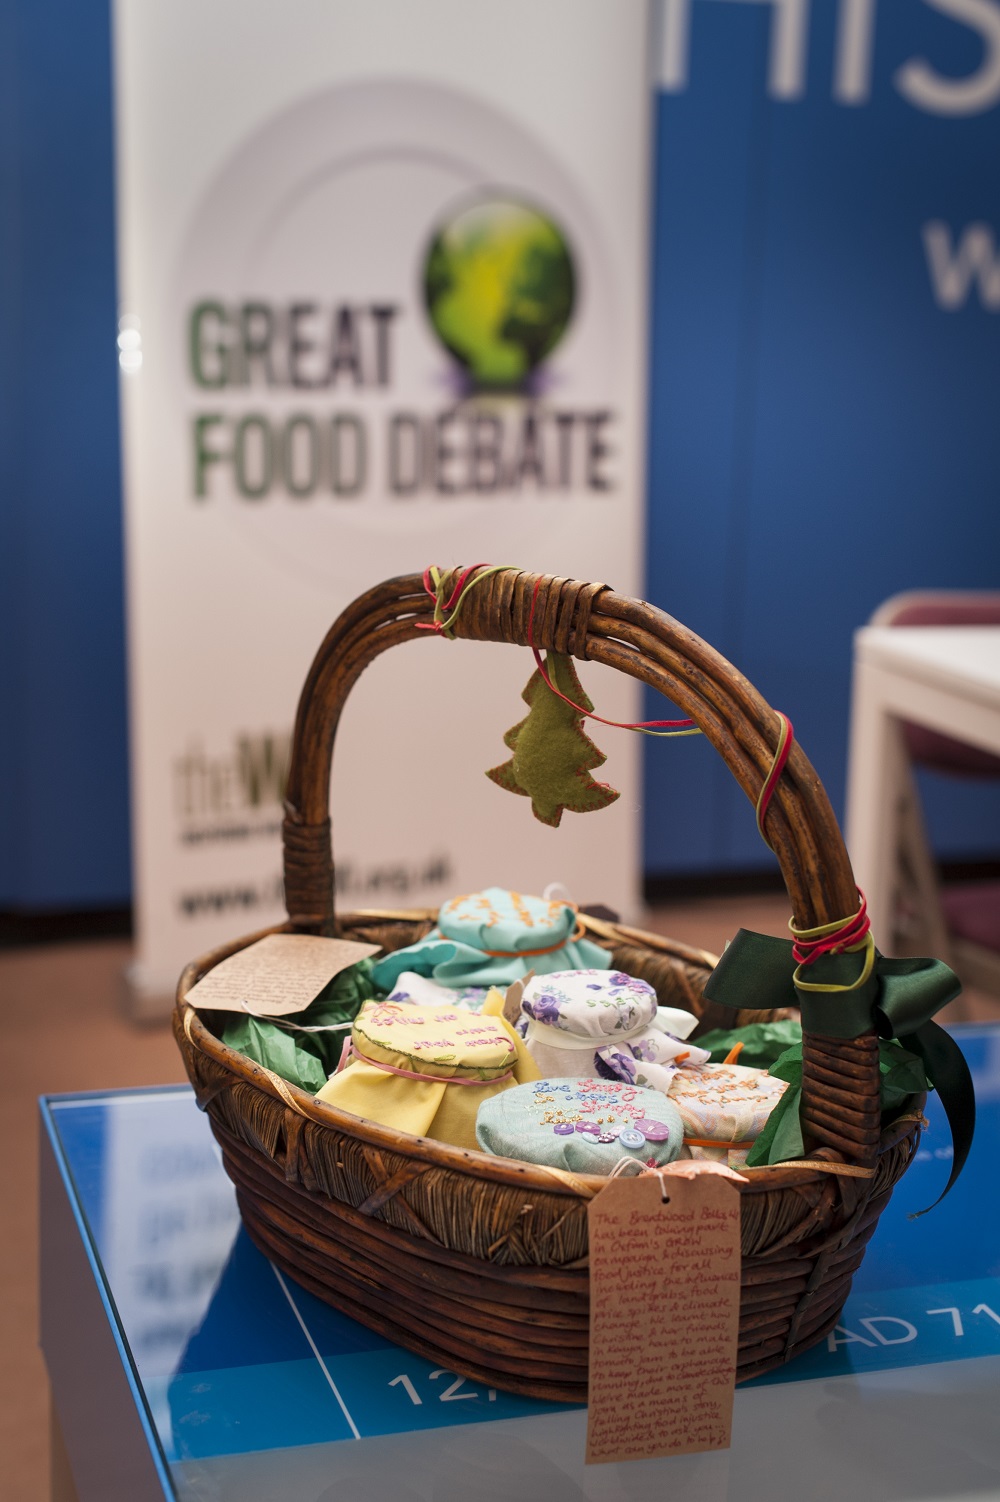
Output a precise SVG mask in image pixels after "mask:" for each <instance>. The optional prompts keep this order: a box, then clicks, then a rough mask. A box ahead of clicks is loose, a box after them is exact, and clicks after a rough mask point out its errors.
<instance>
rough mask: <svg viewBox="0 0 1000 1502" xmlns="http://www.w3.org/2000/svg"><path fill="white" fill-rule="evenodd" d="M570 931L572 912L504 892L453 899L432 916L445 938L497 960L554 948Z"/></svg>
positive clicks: (493, 890)
mask: <svg viewBox="0 0 1000 1502" xmlns="http://www.w3.org/2000/svg"><path fill="white" fill-rule="evenodd" d="M576 926H577V916H576V909H575V908H573V907H572V906H571V905H570V904H569V903H567V902H550V901H549V900H548V899H547V898H545V897H529V896H523V895H522V894H521V893H520V892H508V891H507V890H506V889H505V888H504V887H487V888H486V890H485V891H483V892H470V893H468V894H467V895H466V896H464V897H453V898H452V900H451V901H450V902H446V903H445V904H444V906H443V907H442V909H441V911H440V913H439V914H438V928H439V929H440V930H441V933H442V934H443V935H444V937H445V938H447V939H455V940H457V941H458V942H459V943H461V944H471V945H472V946H473V947H474V948H476V949H479V950H482V951H483V953H485V954H496V955H500V956H506V955H512V954H522V953H525V952H526V951H529V950H541V949H550V948H558V947H559V946H560V945H562V944H564V943H565V942H566V940H567V939H569V938H571V937H572V936H573V934H574V933H575V931H576Z"/></svg>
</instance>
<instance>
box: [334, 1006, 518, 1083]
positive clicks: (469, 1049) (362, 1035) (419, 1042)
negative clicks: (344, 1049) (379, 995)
mask: <svg viewBox="0 0 1000 1502" xmlns="http://www.w3.org/2000/svg"><path fill="white" fill-rule="evenodd" d="M351 1038H352V1042H353V1045H354V1053H355V1056H356V1057H360V1058H361V1060H362V1061H364V1060H368V1061H370V1062H372V1063H374V1064H377V1065H379V1066H381V1067H388V1068H389V1069H390V1071H399V1072H400V1073H402V1074H403V1075H404V1077H405V1075H407V1074H416V1075H418V1076H423V1077H427V1076H433V1077H434V1078H436V1079H445V1080H447V1079H476V1080H493V1079H498V1078H500V1077H501V1076H503V1075H505V1074H508V1073H509V1072H510V1070H511V1068H512V1066H513V1065H514V1063H515V1062H516V1059H517V1048H516V1046H515V1044H514V1041H513V1039H512V1038H511V1036H510V1034H509V1033H508V1032H507V1030H506V1028H505V1027H504V1026H503V1023H502V1022H501V1021H500V1020H499V1019H498V1018H496V1017H480V1016H477V1015H475V1014H474V1013H471V1012H467V1011H462V1010H460V1009H458V1008H456V1007H449V1006H414V1005H413V1004H412V1003H408V1002H402V1003H399V1002H388V1001H366V1002H365V1004H364V1006H363V1007H362V1008H361V1011H360V1012H359V1013H358V1015H357V1017H356V1018H355V1020H354V1027H353V1029H352V1032H351Z"/></svg>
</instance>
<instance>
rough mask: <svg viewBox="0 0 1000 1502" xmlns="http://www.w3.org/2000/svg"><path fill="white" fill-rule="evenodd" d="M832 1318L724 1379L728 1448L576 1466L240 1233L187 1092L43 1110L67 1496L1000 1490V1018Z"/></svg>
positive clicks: (46, 1311)
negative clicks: (965, 1132)
mask: <svg viewBox="0 0 1000 1502" xmlns="http://www.w3.org/2000/svg"><path fill="white" fill-rule="evenodd" d="M956 1035H957V1036H958V1037H959V1039H960V1041H961V1043H962V1046H963V1048H964V1049H965V1052H966V1054H967V1057H968V1059H969V1062H970V1064H971V1066H972V1069H973V1072H974V1075H975V1080H976V1088H977V1095H978V1099H979V1110H980V1121H979V1128H978V1132H977V1138H976V1144H975V1146H974V1148H973V1153H972V1157H971V1159H970V1162H969V1165H968V1167H967V1169H966V1171H965V1174H964V1175H963V1177H962V1179H961V1180H960V1181H959V1183H958V1185H957V1187H956V1188H955V1189H954V1190H953V1191H952V1193H951V1194H950V1195H949V1197H948V1198H947V1199H946V1200H945V1201H944V1203H943V1204H942V1205H940V1206H939V1207H938V1208H937V1209H936V1210H934V1212H933V1213H932V1214H929V1215H927V1216H924V1217H920V1218H917V1219H913V1218H911V1216H912V1214H913V1212H914V1211H917V1210H920V1209H922V1208H923V1207H925V1206H926V1205H928V1204H930V1203H931V1201H932V1200H934V1199H935V1197H936V1196H937V1194H938V1193H939V1192H940V1190H941V1188H942V1186H943V1184H944V1181H945V1179H946V1178H947V1174H948V1169H949V1166H950V1162H949V1160H950V1157H951V1145H950V1139H949V1135H948V1129H947V1125H946V1124H945V1121H944V1117H943V1114H942V1112H941V1110H940V1106H939V1104H938V1102H937V1100H936V1099H935V1098H934V1097H932V1098H931V1101H930V1104H929V1107H928V1117H929V1121H930V1126H929V1129H928V1131H927V1132H926V1134H925V1135H924V1138H923V1141H922V1144H921V1148H920V1151H919V1154H918V1157H917V1160H916V1161H915V1163H914V1164H913V1165H912V1167H911V1168H910V1170H909V1172H908V1173H907V1174H906V1176H905V1178H904V1179H903V1181H902V1183H901V1185H900V1187H899V1188H898V1189H897V1191H896V1194H895V1196H894V1198H893V1200H892V1202H891V1204H890V1206H889V1208H888V1210H887V1211H886V1212H885V1214H884V1216H883V1218H882V1222H881V1224H880V1226H879V1229H878V1232H877V1234H876V1236H875V1237H874V1239H873V1240H872V1242H871V1245H870V1247H869V1250H868V1253H867V1256H866V1259H865V1261H864V1263H863V1265H862V1268H861V1271H860V1273H859V1274H858V1276H857V1278H856V1280H855V1286H854V1291H853V1293H852V1295H851V1298H850V1301H849V1303H848V1305H847V1307H846V1309H845V1311H844V1315H843V1319H842V1321H841V1324H840V1325H839V1326H838V1328H837V1330H836V1331H835V1332H834V1333H833V1335H831V1336H830V1337H829V1338H828V1339H827V1340H825V1341H824V1342H823V1343H822V1344H821V1345H820V1346H818V1347H816V1348H815V1349H814V1350H813V1351H811V1352H809V1353H807V1354H806V1355H805V1356H803V1357H801V1358H799V1360H797V1361H795V1362H793V1363H792V1364H791V1365H789V1366H787V1367H785V1368H783V1369H782V1370H781V1371H780V1372H777V1373H773V1374H772V1375H771V1376H769V1377H767V1378H764V1379H762V1380H761V1381H759V1382H757V1383H752V1384H748V1385H747V1386H746V1387H741V1388H740V1389H739V1390H738V1392H737V1397H736V1407H735V1416H734V1426H733V1444H732V1448H731V1450H729V1451H728V1452H725V1453H723V1454H719V1453H716V1454H712V1455H694V1456H681V1457H677V1458H674V1459H671V1460H657V1461H642V1462H632V1463H631V1464H629V1465H624V1466H618V1465H611V1466H592V1467H585V1466H584V1464H583V1454H584V1433H585V1422H586V1415H585V1411H584V1410H583V1409H581V1408H572V1407H567V1406H562V1405H554V1404H548V1403H543V1402H535V1401H532V1400H529V1399H524V1398H518V1397H513V1396H511V1395H510V1394H508V1393H504V1392H500V1391H495V1390H493V1389H489V1388H484V1387H482V1386H481V1385H479V1384H476V1383H472V1382H468V1381H465V1380H463V1379H461V1378H460V1377H458V1376H457V1375H456V1374H455V1373H453V1372H449V1371H445V1370H443V1369H440V1368H435V1367H433V1366H432V1365H431V1364H430V1363H429V1362H427V1361H424V1360H422V1359H421V1358H420V1357H417V1356H413V1355H411V1354H410V1353H409V1352H408V1351H404V1350H401V1349H399V1348H398V1347H396V1346H393V1345H392V1344H390V1343H389V1342H388V1341H387V1340H384V1339H383V1338H382V1337H380V1336H378V1335H375V1334H373V1333H372V1332H371V1331H369V1330H367V1329H365V1328H364V1327H363V1326H361V1325H358V1324H356V1323H354V1321H352V1320H350V1319H347V1318H346V1317H344V1316H343V1315H340V1314H338V1313H336V1312H335V1311H334V1310H332V1309H330V1308H328V1307H327V1306H326V1305H325V1304H322V1303H320V1302H319V1301H318V1300H317V1299H315V1298H314V1297H313V1296H312V1295H310V1294H309V1293H306V1292H305V1291H304V1290H303V1289H301V1288H299V1287H298V1286H297V1285H295V1284H294V1283H292V1282H290V1281H289V1280H288V1279H287V1278H286V1277H284V1276H283V1274H281V1273H280V1272H279V1271H278V1270H277V1269H276V1268H274V1267H273V1266H272V1265H271V1264H270V1263H269V1262H268V1261H267V1259H266V1258H265V1257H263V1256H262V1255H261V1253H260V1252H258V1251H257V1249H256V1248H255V1247H254V1246H253V1245H252V1244H251V1242H250V1240H249V1238H248V1237H247V1235H246V1232H245V1231H243V1230H242V1228H241V1226H240V1221H239V1216H238V1213H237V1209H236V1202H235V1196H234V1192H233V1190H232V1187H231V1185H230V1183H229V1181H228V1179H227V1178H226V1176H225V1174H224V1173H223V1170H222V1167H221V1163H220V1159H219V1154H218V1150H217V1148H216V1146H215V1142H214V1140H213V1138H212V1135H211V1132H210V1130H209V1127H208V1122H207V1121H206V1119H205V1118H204V1117H203V1116H202V1115H201V1114H200V1113H199V1112H198V1110H197V1108H196V1106H195V1103H194V1097H193V1095H192V1093H191V1091H190V1090H189V1089H188V1088H187V1087H177V1088H174V1087H170V1088H164V1089H158V1090H129V1091H121V1092H115V1093H111V1094H106V1095H76V1096H58V1097H50V1098H47V1099H45V1100H43V1101H42V1118H43V1123H44V1130H43V1134H42V1136H43V1149H42V1343H43V1347H44V1352H45V1357H46V1361H47V1363H48V1367H49V1373H50V1377H51V1380H52V1386H53V1395H54V1402H55V1409H56V1411H57V1414H58V1419H59V1422H60V1425H61V1428H62V1431H63V1434H64V1436H65V1443H66V1448H67V1451H68V1454H69V1457H70V1460H71V1463H72V1466H73V1472H74V1478H75V1483H76V1487H77V1491H78V1494H79V1498H80V1502H92V1499H93V1502H118V1499H119V1498H121V1499H123V1502H125V1499H127V1502H145V1499H146V1498H157V1499H159V1498H177V1499H183V1502H188V1499H199V1502H209V1499H211V1502H225V1499H229V1498H232V1499H237V1498H238V1499H239V1502H264V1499H282V1502H284V1499H285V1498H294V1499H295V1502H341V1499H343V1502H381V1499H383V1498H384V1499H386V1502H390V1499H391V1502H459V1499H461V1502H485V1499H493V1498H496V1499H500V1498H501V1497H502V1498H503V1499H504V1502H509V1499H510V1498H511V1497H515V1498H517V1502H543V1499H544V1502H568V1499H574V1502H575V1499H593V1502H626V1499H628V1502H644V1499H647V1498H648V1499H650V1502H652V1499H653V1498H656V1499H657V1502H661V1499H663V1498H665V1497H667V1496H671V1497H672V1496H674V1495H676V1496H677V1497H683V1498H684V1499H685V1502H716V1499H729V1498H732V1499H734V1502H735V1499H736V1498H737V1497H738V1498H739V1499H741V1502H756V1499H760V1502H764V1499H765V1498H766V1499H767V1502H775V1499H780V1498H784V1497H788V1498H791V1497H793V1496H794V1497H796V1498H798V1497H799V1496H800V1495H801V1494H802V1493H803V1492H805V1493H806V1494H807V1495H808V1496H810V1497H811V1498H827V1497H829V1498H831V1499H832V1498H837V1499H840V1498H844V1497H849V1496H852V1495H853V1496H856V1497H858V1498H862V1499H871V1502H883V1499H884V1502H896V1499H899V1502H903V1499H922V1502H938V1499H941V1498H945V1497H970V1498H971V1497H975V1498H977V1499H985V1498H986V1497H991V1498H993V1497H1000V1424H998V1423H997V1421H996V1417H995V1409H996V1390H997V1382H998V1378H1000V1239H998V1235H997V1230H998V1222H1000V1206H998V1203H997V1200H996V1197H995V1196H994V1195H993V1194H992V1189H991V1186H992V1155H993V1147H994V1144H995V1142H996V1140H997V1128H998V1125H1000V1122H998V1109H1000V1104H998V1103H1000V1028H990V1027H978V1026H967V1027H962V1028H958V1029H956Z"/></svg>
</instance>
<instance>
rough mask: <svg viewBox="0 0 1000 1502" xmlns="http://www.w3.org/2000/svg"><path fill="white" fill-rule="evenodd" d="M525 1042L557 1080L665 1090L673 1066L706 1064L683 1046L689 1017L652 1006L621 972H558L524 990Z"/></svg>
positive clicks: (638, 983)
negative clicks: (584, 1079) (598, 1081)
mask: <svg viewBox="0 0 1000 1502" xmlns="http://www.w3.org/2000/svg"><path fill="white" fill-rule="evenodd" d="M521 1014H522V1019H523V1020H524V1021H525V1022H526V1031H525V1042H526V1043H527V1045H528V1049H529V1051H530V1053H531V1056H532V1058H533V1059H534V1060H535V1063H536V1064H537V1065H538V1067H539V1069H540V1070H541V1071H542V1072H543V1074H546V1075H554V1076H556V1077H562V1078H564V1079H565V1078H573V1077H584V1076H586V1077H589V1078H591V1079H609V1080H621V1081H623V1082H624V1083H625V1084H629V1085H640V1086H645V1087H647V1088H650V1089H654V1090H661V1091H664V1092H665V1091H666V1090H668V1089H669V1086H670V1081H671V1079H672V1077H673V1075H674V1073H675V1072H676V1070H677V1068H678V1066H679V1065H680V1064H683V1063H688V1062H690V1063H699V1064H700V1063H707V1061H708V1059H709V1054H708V1053H707V1051H706V1050H705V1049H703V1048H698V1047H696V1046H695V1045H693V1044H690V1043H686V1042H685V1041H684V1040H685V1039H686V1038H687V1036H688V1034H689V1033H690V1032H692V1030H693V1029H694V1028H695V1027H696V1025H697V1018H696V1017H695V1016H693V1014H692V1013H690V1012H685V1011H681V1010H679V1009H678V1008H674V1007H660V1006H657V1002H656V992H655V991H654V990H653V987H652V986H651V985H649V984H648V983H647V982H646V981H644V980H638V979H636V977H634V976H631V975H626V974H625V972H624V971H622V970H560V971H557V972H555V973H554V974H551V975H541V976H536V977H535V978H534V979H533V980H531V981H529V982H528V984H527V986H525V988H524V994H523V996H522V998H521Z"/></svg>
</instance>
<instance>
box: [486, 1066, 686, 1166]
mask: <svg viewBox="0 0 1000 1502" xmlns="http://www.w3.org/2000/svg"><path fill="white" fill-rule="evenodd" d="M476 1141H477V1142H478V1143H479V1146H480V1147H481V1148H482V1149H483V1151H484V1152H487V1153H495V1154H497V1156H499V1157H503V1158H519V1159H521V1160H523V1161H524V1162H527V1163H542V1164H545V1165H546V1166H547V1167H549V1168H566V1169H569V1170H570V1171H571V1172H574V1173H610V1172H611V1170H612V1169H613V1168H614V1167H615V1165H616V1163H618V1162H619V1161H620V1159H622V1158H634V1159H635V1161H636V1162H637V1163H642V1164H644V1165H646V1166H647V1167H652V1168H655V1167H657V1166H659V1165H662V1164H664V1163H672V1162H673V1161H674V1159H675V1158H677V1157H678V1156H679V1155H680V1151H681V1147H682V1146H683V1142H684V1126H683V1123H682V1121H681V1118H680V1113H679V1112H678V1110H677V1107H676V1106H675V1105H674V1104H673V1103H672V1102H671V1101H669V1100H668V1099H667V1098H666V1096H664V1095H661V1094H660V1093H659V1091H657V1090H644V1089H642V1088H640V1087H639V1086H638V1085H629V1084H625V1083H623V1082H622V1081H621V1080H592V1079H576V1080H564V1079H547V1080H536V1081H534V1082H532V1083H531V1084H526V1085H515V1086H514V1087H513V1088H512V1089H509V1090H505V1091H504V1092H503V1094H502V1095H495V1096H493V1097H492V1098H491V1099H490V1100H484V1101H483V1103H482V1105H481V1106H480V1107H479V1112H478V1114H477V1116H476Z"/></svg>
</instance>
